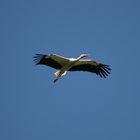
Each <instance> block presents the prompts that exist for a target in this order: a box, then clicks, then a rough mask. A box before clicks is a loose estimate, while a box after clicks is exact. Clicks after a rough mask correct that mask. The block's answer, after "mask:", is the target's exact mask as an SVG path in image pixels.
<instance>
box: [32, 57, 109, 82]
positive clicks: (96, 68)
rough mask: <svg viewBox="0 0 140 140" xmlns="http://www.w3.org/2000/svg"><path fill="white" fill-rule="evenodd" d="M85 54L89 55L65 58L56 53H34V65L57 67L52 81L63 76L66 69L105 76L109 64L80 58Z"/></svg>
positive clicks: (107, 72)
mask: <svg viewBox="0 0 140 140" xmlns="http://www.w3.org/2000/svg"><path fill="white" fill-rule="evenodd" d="M87 56H90V54H81V55H80V56H79V57H78V58H66V57H63V56H60V55H57V54H48V55H45V54H36V55H35V56H34V61H35V63H36V65H47V66H49V67H52V68H54V69H57V71H56V72H55V73H54V74H55V76H56V78H55V79H54V83H55V82H56V81H57V80H58V79H60V78H61V77H62V76H64V75H65V74H66V73H67V71H87V72H92V73H95V74H97V75H99V76H100V77H101V78H106V77H107V76H108V74H110V71H111V68H110V66H109V65H106V64H102V63H98V62H96V61H93V60H90V59H82V58H84V57H87ZM81 59H82V60H81Z"/></svg>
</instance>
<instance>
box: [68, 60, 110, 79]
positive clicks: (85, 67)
mask: <svg viewBox="0 0 140 140" xmlns="http://www.w3.org/2000/svg"><path fill="white" fill-rule="evenodd" d="M69 71H88V72H92V73H96V74H97V75H99V76H100V77H101V78H102V77H104V78H106V77H107V76H108V74H110V71H111V68H110V67H109V65H105V64H101V63H97V62H96V61H92V60H79V61H78V62H77V63H75V65H74V66H73V67H71V68H70V69H69Z"/></svg>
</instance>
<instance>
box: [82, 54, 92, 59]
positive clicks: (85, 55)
mask: <svg viewBox="0 0 140 140" xmlns="http://www.w3.org/2000/svg"><path fill="white" fill-rule="evenodd" d="M87 56H91V54H81V55H80V57H81V58H84V57H87Z"/></svg>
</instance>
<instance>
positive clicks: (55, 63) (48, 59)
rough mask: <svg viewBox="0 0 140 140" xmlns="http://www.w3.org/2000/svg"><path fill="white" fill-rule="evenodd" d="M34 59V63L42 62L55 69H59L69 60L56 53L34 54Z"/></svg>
mask: <svg viewBox="0 0 140 140" xmlns="http://www.w3.org/2000/svg"><path fill="white" fill-rule="evenodd" d="M34 61H35V63H36V65H39V64H42V65H47V66H50V67H52V68H55V69H61V68H62V66H63V65H64V64H65V63H67V62H68V61H69V59H67V58H65V57H62V56H60V55H56V54H49V55H44V54H36V56H34Z"/></svg>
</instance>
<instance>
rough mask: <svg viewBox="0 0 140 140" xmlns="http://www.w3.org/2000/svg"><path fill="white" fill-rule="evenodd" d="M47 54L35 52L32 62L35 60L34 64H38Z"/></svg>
mask: <svg viewBox="0 0 140 140" xmlns="http://www.w3.org/2000/svg"><path fill="white" fill-rule="evenodd" d="M46 56H47V55H44V54H36V55H35V56H34V60H33V61H34V62H35V65H39V64H41V63H40V62H41V60H42V59H43V58H44V57H46Z"/></svg>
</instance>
